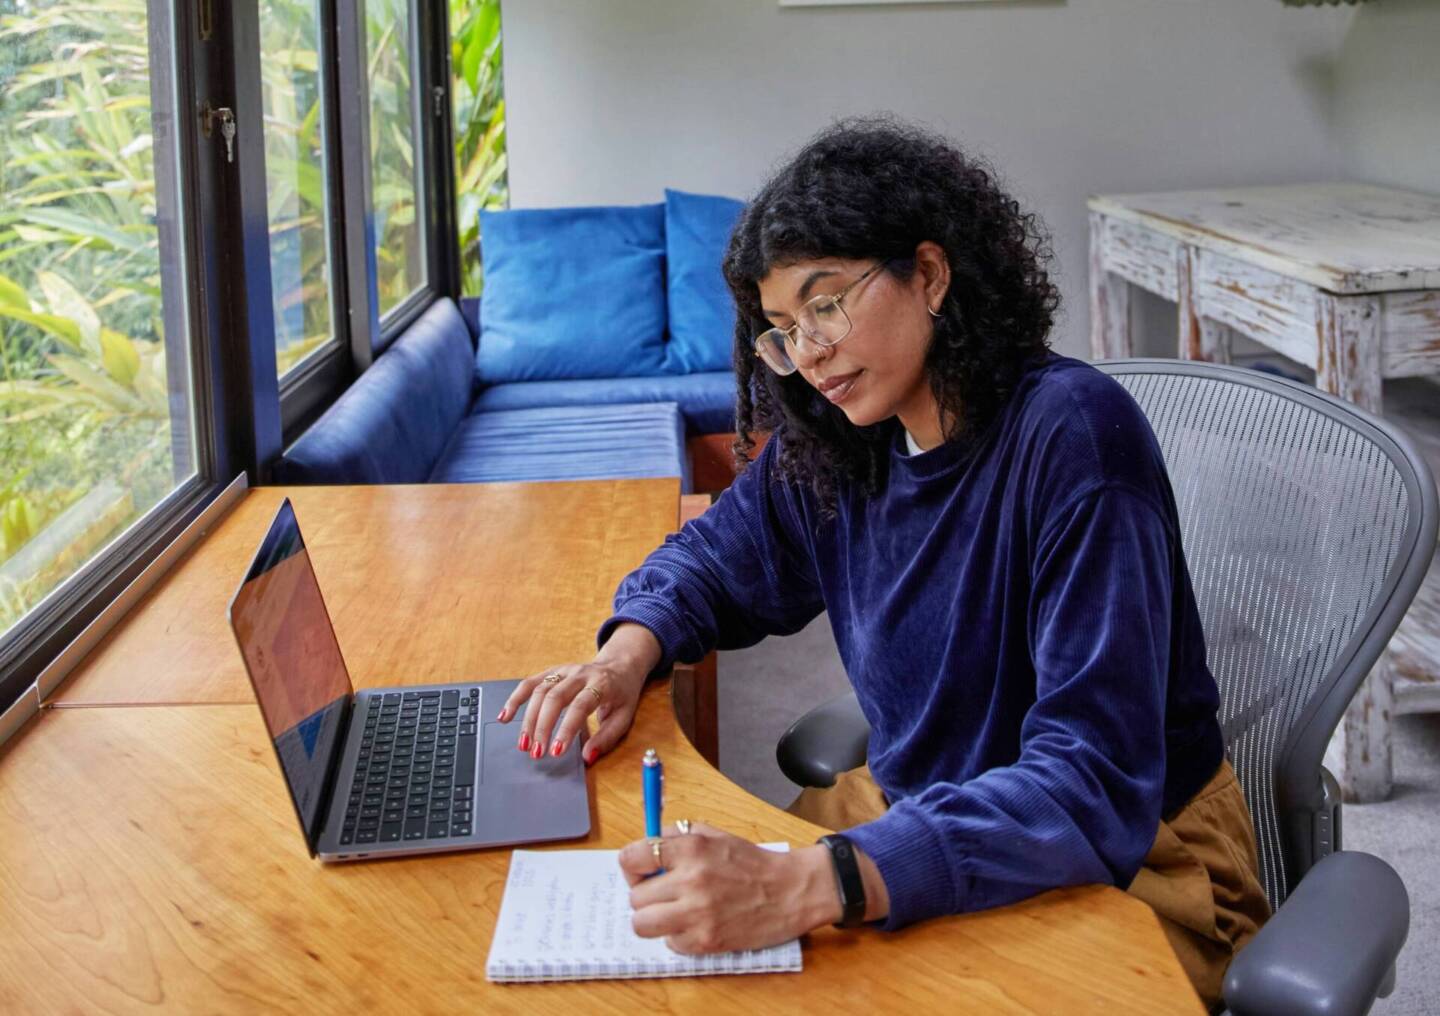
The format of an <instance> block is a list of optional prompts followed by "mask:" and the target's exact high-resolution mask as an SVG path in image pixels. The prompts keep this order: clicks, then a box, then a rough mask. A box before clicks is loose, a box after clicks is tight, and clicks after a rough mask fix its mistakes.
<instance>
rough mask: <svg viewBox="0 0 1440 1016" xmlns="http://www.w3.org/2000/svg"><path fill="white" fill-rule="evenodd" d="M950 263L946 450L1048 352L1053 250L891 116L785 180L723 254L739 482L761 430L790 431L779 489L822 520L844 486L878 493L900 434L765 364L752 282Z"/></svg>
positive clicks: (944, 308)
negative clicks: (929, 251)
mask: <svg viewBox="0 0 1440 1016" xmlns="http://www.w3.org/2000/svg"><path fill="white" fill-rule="evenodd" d="M926 240H930V241H933V242H934V243H937V244H939V245H940V246H941V247H942V248H944V250H945V256H946V258H947V260H948V261H949V263H950V275H951V281H950V289H949V292H948V293H947V294H946V296H945V300H944V302H943V304H942V305H941V308H940V316H939V317H938V318H937V319H935V338H934V341H933V342H932V343H931V344H930V348H929V351H928V353H927V355H926V359H925V373H926V377H927V379H928V381H929V383H930V387H931V390H932V391H933V392H934V393H935V398H936V401H937V402H938V403H939V406H940V412H941V416H940V418H941V420H942V421H945V422H946V425H947V428H948V429H947V434H946V439H947V440H956V439H962V438H964V437H966V436H970V435H975V434H978V433H980V431H981V430H982V429H983V428H984V426H985V424H986V423H988V422H989V421H990V420H991V419H993V418H994V416H995V415H996V413H998V412H999V410H1000V408H1001V407H1002V406H1003V405H1004V404H1005V401H1006V400H1007V399H1008V398H1009V395H1010V393H1011V392H1012V391H1013V390H1014V388H1015V385H1016V384H1017V382H1018V381H1019V380H1020V377H1021V375H1023V374H1024V373H1025V371H1026V370H1027V369H1028V367H1029V366H1030V365H1031V364H1032V363H1033V362H1035V361H1036V360H1038V359H1039V358H1041V357H1043V356H1044V355H1045V353H1046V351H1047V350H1048V349H1049V338H1048V336H1049V333H1050V327H1051V324H1052V322H1053V320H1054V316H1055V311H1056V309H1057V307H1058V306H1059V292H1058V290H1057V289H1056V287H1055V286H1054V284H1053V283H1052V282H1051V281H1050V278H1049V276H1048V275H1047V273H1046V270H1045V265H1046V263H1047V262H1048V261H1049V260H1050V258H1051V250H1050V247H1049V239H1048V236H1047V234H1046V233H1045V230H1044V227H1043V226H1042V225H1041V223H1040V222H1039V220H1038V219H1037V218H1036V216H1035V215H1034V214H1033V213H1030V212H1022V211H1021V210H1020V206H1019V204H1018V203H1017V202H1016V201H1015V200H1014V199H1012V198H1011V197H1009V195H1007V194H1006V193H1005V192H1004V191H1002V190H1001V189H1000V186H999V184H998V182H997V180H996V175H995V172H994V170H993V169H991V168H990V167H988V166H987V165H985V164H984V163H983V162H981V161H980V160H978V159H975V158H972V157H970V156H967V155H965V154H963V153H962V152H960V151H959V150H958V149H957V148H956V147H955V146H953V145H952V144H950V143H949V142H947V141H946V140H944V139H943V138H941V137H939V136H938V135H936V134H933V133H930V132H928V131H926V130H924V129H922V128H919V127H917V126H914V125H912V124H908V123H905V122H903V121H901V120H898V119H897V118H895V117H892V116H876V117H863V118H850V119H846V120H841V121H839V122H837V123H835V124H833V125H832V126H830V127H828V128H827V129H825V130H823V131H822V132H820V133H819V134H818V135H816V136H815V137H814V138H813V139H812V140H811V141H810V142H809V143H808V144H806V145H805V147H804V148H803V149H801V151H800V152H799V154H797V155H796V156H795V157H794V158H793V159H791V160H790V161H789V162H788V163H786V164H785V165H784V166H783V167H782V168H781V169H779V170H778V171H777V172H776V173H775V174H774V175H773V176H772V177H771V178H770V180H769V181H768V182H767V183H766V184H765V185H764V186H763V187H762V188H761V189H760V191H759V193H758V194H756V195H755V197H754V198H753V199H752V200H751V201H750V203H749V204H748V205H747V206H746V208H745V210H744V211H743V212H742V213H741V216H740V218H739V221H738V222H737V223H736V225H735V229H734V232H733V233H732V234H731V237H730V244H729V247H728V249H727V250H726V252H725V260H724V265H723V269H724V273H725V281H726V282H727V283H728V285H729V286H730V291H731V293H732V294H733V296H734V298H735V307H736V311H737V313H736V321H735V345H734V351H733V357H734V365H735V376H736V381H737V384H738V389H739V391H738V397H737V402H736V431H737V437H736V441H735V445H734V449H733V450H734V453H735V464H736V469H737V470H743V469H744V468H746V466H747V465H748V463H749V457H750V453H751V451H752V449H753V448H754V447H755V444H756V442H755V439H754V437H753V434H754V433H755V432H756V431H764V430H771V431H781V432H783V434H784V438H785V439H784V443H783V445H782V447H781V450H780V456H779V459H778V462H777V466H778V470H779V473H780V475H781V476H782V477H785V478H787V479H792V480H798V481H801V482H805V483H808V484H809V486H810V488H811V489H812V490H813V491H814V492H815V494H816V495H817V497H818V498H819V500H820V503H821V514H822V518H826V517H831V516H833V514H834V509H835V503H836V498H837V490H838V484H839V482H841V480H842V479H843V480H849V481H851V482H855V483H858V484H859V485H860V486H861V488H862V489H863V490H865V491H866V492H867V494H873V493H875V492H876V490H877V489H878V486H879V483H880V465H881V463H882V461H883V460H884V458H885V457H886V456H887V455H888V443H889V440H890V437H891V435H893V433H894V431H893V424H890V423H889V422H888V421H886V422H884V423H880V424H876V425H874V426H869V427H857V426H855V425H854V424H852V423H850V421H849V420H848V419H847V418H846V416H845V414H844V413H843V412H842V411H841V410H840V409H839V408H838V407H836V406H834V405H831V404H830V403H829V402H828V401H827V400H826V399H825V398H824V397H823V396H822V395H820V394H819V393H818V392H817V391H816V390H815V389H814V388H813V387H811V386H810V384H809V383H807V382H806V381H805V379H804V378H803V377H801V376H800V374H798V373H795V374H791V375H788V376H785V377H781V376H780V375H777V374H775V373H774V372H773V371H771V370H770V369H769V368H767V367H766V366H764V364H763V363H759V362H757V357H756V356H755V351H754V339H755V336H756V335H758V334H760V333H761V332H763V331H764V330H765V329H767V328H769V327H770V322H769V321H768V320H767V319H766V318H765V315H764V314H763V313H762V312H761V309H760V290H759V286H758V282H759V280H760V279H762V278H764V277H765V276H766V275H767V274H768V273H769V272H770V270H771V269H772V268H776V267H783V266H786V265H791V264H795V263H798V262H801V261H808V260H814V259H818V258H826V257H838V258H849V259H856V260H860V259H873V260H878V261H884V262H886V266H885V269H884V270H885V271H888V272H891V273H892V274H893V275H895V276H896V277H897V278H899V279H901V280H908V279H909V278H910V277H911V276H912V274H913V273H914V271H915V249H916V247H917V246H918V245H919V244H920V243H922V242H923V241H926Z"/></svg>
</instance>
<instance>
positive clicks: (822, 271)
mask: <svg viewBox="0 0 1440 1016" xmlns="http://www.w3.org/2000/svg"><path fill="white" fill-rule="evenodd" d="M839 274H840V273H839V272H837V271H835V270H834V269H833V268H817V269H816V270H815V271H813V272H811V273H810V274H809V275H807V276H805V281H804V282H802V283H801V284H800V289H799V291H798V292H797V293H796V294H795V299H796V300H797V301H798V302H799V303H804V302H805V298H806V297H807V296H809V295H810V288H811V287H812V286H814V285H815V283H817V282H819V281H820V280H821V279H824V278H828V277H829V276H831V275H839ZM760 313H762V314H764V315H765V316H766V317H768V318H776V317H789V316H790V315H788V314H786V313H785V312H784V311H783V310H770V309H769V308H766V307H761V308H760Z"/></svg>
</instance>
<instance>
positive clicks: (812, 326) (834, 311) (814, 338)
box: [755, 261, 886, 376]
mask: <svg viewBox="0 0 1440 1016" xmlns="http://www.w3.org/2000/svg"><path fill="white" fill-rule="evenodd" d="M885 264H886V262H884V261H877V262H876V263H875V264H873V265H871V266H870V268H869V269H867V270H866V271H865V272H864V274H862V275H861V276H860V277H859V278H858V279H856V280H855V281H854V282H852V283H850V284H849V285H848V286H846V287H845V288H844V289H842V290H840V292H838V293H835V294H833V295H832V294H829V293H822V294H820V295H819V296H814V297H811V298H810V299H809V300H806V301H805V304H804V306H802V307H801V308H800V309H799V310H798V311H797V312H796V313H795V323H794V324H793V325H791V326H790V327H789V328H771V329H768V330H767V331H764V332H762V333H761V334H760V335H759V336H757V337H756V339H755V355H756V356H758V357H760V359H762V360H764V361H765V364H766V366H768V367H769V368H770V369H771V370H773V371H774V372H775V373H776V374H780V375H782V376H783V375H786V374H794V373H795V371H796V370H798V369H799V368H798V367H796V366H795V360H794V358H793V357H792V356H791V355H790V349H791V347H792V345H797V344H798V343H799V341H800V340H799V339H798V338H797V337H796V331H797V330H798V331H799V333H800V334H801V335H802V336H803V337H804V340H805V341H807V342H813V343H815V344H816V345H817V346H827V347H828V346H833V345H836V344H837V343H839V342H840V341H841V340H842V339H844V338H845V336H847V335H849V334H850V329H851V327H852V325H851V323H850V316H849V315H848V314H846V313H845V307H844V306H843V304H842V301H843V300H844V299H845V297H846V296H848V295H849V294H850V292H851V291H852V290H853V289H854V288H855V287H856V286H858V285H860V283H862V282H864V281H865V280H866V279H868V278H869V277H870V276H872V275H874V274H875V273H876V272H878V271H879V270H880V269H881V268H883V267H884V266H885Z"/></svg>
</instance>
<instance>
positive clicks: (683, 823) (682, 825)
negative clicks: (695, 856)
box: [675, 818, 690, 836]
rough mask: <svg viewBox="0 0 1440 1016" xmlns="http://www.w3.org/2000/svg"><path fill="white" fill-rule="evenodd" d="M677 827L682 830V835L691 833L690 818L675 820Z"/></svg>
mask: <svg viewBox="0 0 1440 1016" xmlns="http://www.w3.org/2000/svg"><path fill="white" fill-rule="evenodd" d="M675 828H676V829H679V830H680V835H681V836H688V835H690V820H689V819H688V818H682V819H677V820H676V821H675Z"/></svg>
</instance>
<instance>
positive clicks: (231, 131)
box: [200, 99, 235, 162]
mask: <svg viewBox="0 0 1440 1016" xmlns="http://www.w3.org/2000/svg"><path fill="white" fill-rule="evenodd" d="M216 120H219V121H220V136H221V137H222V138H224V139H225V161H226V162H234V161H235V111H234V110H233V109H231V108H230V107H229V106H218V107H216V106H212V105H210V102H209V100H208V99H207V100H206V102H205V105H204V106H202V107H201V108H200V133H202V134H204V135H205V136H206V137H207V138H212V137H214V136H215V121H216Z"/></svg>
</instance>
